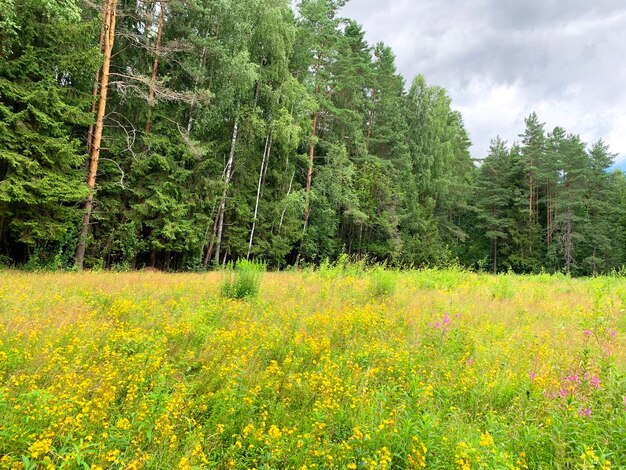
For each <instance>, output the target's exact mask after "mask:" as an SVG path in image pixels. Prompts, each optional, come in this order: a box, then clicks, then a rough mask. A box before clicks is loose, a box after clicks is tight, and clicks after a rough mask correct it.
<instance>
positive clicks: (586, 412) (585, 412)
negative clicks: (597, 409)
mask: <svg viewBox="0 0 626 470" xmlns="http://www.w3.org/2000/svg"><path fill="white" fill-rule="evenodd" d="M578 414H579V415H580V416H583V417H584V416H591V415H592V412H591V408H581V410H580V411H579V412H578Z"/></svg>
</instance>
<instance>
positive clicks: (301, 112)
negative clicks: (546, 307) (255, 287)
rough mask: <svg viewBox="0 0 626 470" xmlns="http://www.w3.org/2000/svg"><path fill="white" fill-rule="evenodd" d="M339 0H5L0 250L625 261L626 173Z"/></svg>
mask: <svg viewBox="0 0 626 470" xmlns="http://www.w3.org/2000/svg"><path fill="white" fill-rule="evenodd" d="M344 3H345V0H301V1H300V2H298V4H297V5H296V6H295V10H294V7H293V6H292V2H291V1H290V0H219V1H216V0H47V1H41V0H0V264H2V265H5V266H23V267H30V268H59V269H60V268H72V267H77V268H78V269H82V268H83V267H85V268H112V269H139V268H142V267H149V266H152V267H155V268H158V269H164V270H195V269H204V268H207V267H211V266H213V265H215V264H221V263H223V262H224V261H230V260H237V259H241V258H255V259H259V260H262V261H265V262H267V263H268V265H269V266H271V267H274V268H281V267H286V266H290V265H294V264H296V263H319V262H322V261H324V260H326V259H330V260H333V259H336V258H338V257H339V256H340V255H342V254H347V255H350V256H355V257H367V258H368V259H370V260H372V261H378V262H387V263H388V264H391V265H398V266H442V265H449V264H456V263H459V264H460V265H463V266H467V267H471V268H476V269H482V270H486V271H493V272H503V271H508V270H513V271H515V272H520V273H533V272H540V271H542V270H545V271H548V272H564V273H571V274H574V275H590V274H593V273H606V272H610V271H613V270H619V269H621V267H622V266H623V265H625V264H626V251H625V249H624V248H625V246H626V245H625V244H626V210H625V207H626V205H625V204H626V178H625V177H624V174H623V173H622V172H621V171H611V170H610V168H611V167H612V165H613V160H614V157H615V156H614V155H613V154H612V153H611V152H610V150H609V149H608V147H607V146H606V145H605V144H604V143H603V142H602V141H600V142H596V143H587V142H583V141H582V140H581V138H580V137H579V136H577V135H574V134H570V133H568V131H567V130H565V129H562V128H560V127H557V128H554V129H547V128H546V126H545V124H543V123H542V121H541V118H540V117H538V116H537V115H535V114H532V115H530V116H529V117H528V118H527V119H526V120H525V122H520V135H519V140H518V141H517V142H515V143H507V142H505V141H503V140H501V139H500V138H496V139H494V140H493V141H492V143H491V148H490V151H489V154H488V155H486V156H484V158H481V159H479V160H474V159H472V156H471V155H470V150H469V149H470V145H471V143H470V138H469V136H468V133H467V132H466V130H465V128H464V124H463V118H462V116H461V115H460V114H459V113H458V112H456V111H454V109H453V104H452V103H451V101H450V98H449V97H448V95H447V94H446V90H444V89H442V88H440V87H438V86H436V85H434V84H430V83H427V81H426V79H425V78H424V77H423V76H418V77H416V78H415V79H414V80H413V81H412V82H411V83H406V82H405V80H404V79H403V78H402V77H401V76H400V75H399V73H398V71H397V69H396V67H395V65H394V60H395V59H394V54H393V51H392V50H390V48H388V47H387V46H385V45H384V44H375V45H370V44H368V43H367V42H366V41H365V39H364V31H363V30H362V28H361V27H360V26H359V25H358V24H357V23H355V22H354V21H351V20H350V19H347V18H342V17H341V11H340V10H341V7H342V6H343V4H344Z"/></svg>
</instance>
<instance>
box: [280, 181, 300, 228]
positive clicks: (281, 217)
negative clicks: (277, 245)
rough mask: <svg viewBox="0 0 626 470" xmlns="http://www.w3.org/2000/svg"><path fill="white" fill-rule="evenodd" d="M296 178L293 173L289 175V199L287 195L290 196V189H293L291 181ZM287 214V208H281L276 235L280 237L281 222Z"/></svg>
mask: <svg viewBox="0 0 626 470" xmlns="http://www.w3.org/2000/svg"><path fill="white" fill-rule="evenodd" d="M295 176H296V172H295V171H294V172H293V173H292V174H291V180H290V181H289V189H288V190H287V197H289V195H290V194H291V188H292V187H293V179H294V178H295ZM286 212H287V207H284V208H283V211H282V212H281V214H280V222H279V224H278V235H280V232H281V230H282V228H283V222H284V221H285V213H286Z"/></svg>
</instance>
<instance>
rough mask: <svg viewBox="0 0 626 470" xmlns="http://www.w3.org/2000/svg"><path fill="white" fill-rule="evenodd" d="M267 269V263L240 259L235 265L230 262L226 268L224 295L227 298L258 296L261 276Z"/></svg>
mask: <svg viewBox="0 0 626 470" xmlns="http://www.w3.org/2000/svg"><path fill="white" fill-rule="evenodd" d="M265 270H266V265H265V263H261V262H258V261H248V260H239V261H237V263H236V264H235V265H234V266H233V263H232V262H231V263H228V264H227V265H226V267H225V268H224V279H223V280H222V289H221V293H222V297H224V298H227V299H248V298H253V297H256V296H257V295H258V293H259V290H260V287H261V276H262V275H263V272H265Z"/></svg>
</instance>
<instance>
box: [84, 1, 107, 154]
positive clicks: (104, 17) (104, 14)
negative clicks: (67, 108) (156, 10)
mask: <svg viewBox="0 0 626 470" xmlns="http://www.w3.org/2000/svg"><path fill="white" fill-rule="evenodd" d="M109 13H110V12H109V9H108V8H106V6H105V10H104V11H103V12H102V26H101V27H100V53H101V54H103V53H104V37H105V33H106V27H107V24H109ZM99 85H100V68H99V67H98V70H96V77H95V79H94V81H93V91H92V93H91V96H92V99H93V102H92V103H91V115H92V116H93V115H94V114H95V113H96V106H97V103H98V88H99ZM93 131H94V124H93V123H92V124H89V130H88V131H87V153H89V154H90V155H91V152H92V150H93Z"/></svg>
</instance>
